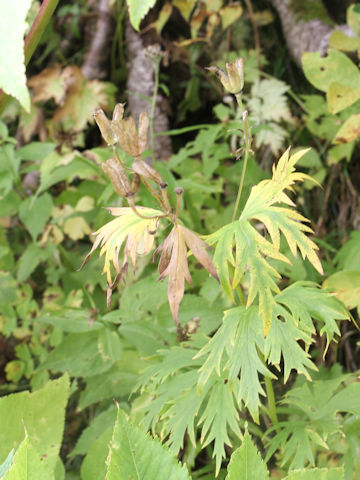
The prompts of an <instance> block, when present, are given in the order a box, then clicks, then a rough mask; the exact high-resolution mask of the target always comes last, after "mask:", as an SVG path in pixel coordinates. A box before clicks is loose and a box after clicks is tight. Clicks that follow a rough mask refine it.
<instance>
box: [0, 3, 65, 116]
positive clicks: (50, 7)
mask: <svg viewBox="0 0 360 480" xmlns="http://www.w3.org/2000/svg"><path fill="white" fill-rule="evenodd" d="M58 3H59V0H43V3H42V4H41V7H40V10H39V12H38V14H37V15H36V18H35V20H34V22H33V24H32V26H31V28H30V31H29V33H28V34H27V35H26V38H25V42H24V57H25V65H27V64H28V63H29V61H30V59H31V57H32V56H33V53H34V51H35V49H36V47H37V46H38V44H39V42H40V39H41V36H42V34H43V33H44V30H45V28H46V26H47V25H48V23H49V21H50V19H51V17H52V15H53V13H54V10H55V8H56V7H57V5H58ZM9 98H11V97H10V96H9V95H7V94H6V93H5V92H3V91H1V90H0V113H2V112H3V110H4V108H5V107H6V105H7V102H8V101H9Z"/></svg>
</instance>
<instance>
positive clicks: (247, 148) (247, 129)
mask: <svg viewBox="0 0 360 480" xmlns="http://www.w3.org/2000/svg"><path fill="white" fill-rule="evenodd" d="M235 97H236V101H237V103H238V105H239V108H240V109H241V111H242V112H243V113H242V115H243V125H244V135H245V158H244V164H243V168H242V171H241V177H240V185H239V189H238V193H237V196H236V201H235V206H234V211H233V215H232V219H231V221H232V222H233V221H234V220H235V217H236V214H237V211H238V208H239V203H240V198H241V193H242V189H243V186H244V179H245V172H246V167H247V162H248V158H249V152H250V147H251V129H250V125H249V120H248V116H247V111H246V110H245V111H244V110H243V108H244V107H243V104H242V99H241V93H237V94H236V95H235Z"/></svg>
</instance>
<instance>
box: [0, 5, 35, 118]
mask: <svg viewBox="0 0 360 480" xmlns="http://www.w3.org/2000/svg"><path fill="white" fill-rule="evenodd" d="M30 5H31V0H18V1H16V2H10V3H8V2H2V3H1V6H0V65H1V68H0V88H2V90H4V92H5V93H7V94H8V95H12V96H13V97H15V98H16V99H17V100H19V102H20V104H21V106H22V107H23V108H24V109H25V110H26V111H27V112H29V111H30V95H29V91H28V89H27V87H26V76H25V63H24V62H25V57H24V34H25V30H26V26H27V25H26V22H25V19H26V14H27V12H28V10H29V8H30Z"/></svg>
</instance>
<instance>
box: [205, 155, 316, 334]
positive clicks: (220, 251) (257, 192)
mask: <svg viewBox="0 0 360 480" xmlns="http://www.w3.org/2000/svg"><path fill="white" fill-rule="evenodd" d="M305 153H306V150H299V151H297V152H296V153H294V154H293V155H290V154H289V150H287V151H286V152H285V153H284V154H283V155H282V157H281V158H280V160H279V162H278V164H277V165H276V166H274V167H273V177H272V179H270V180H263V181H262V182H260V183H259V184H258V185H256V186H255V187H253V188H252V190H251V193H250V196H249V198H248V200H247V202H246V204H245V207H244V209H243V211H242V213H241V215H240V218H239V220H238V221H235V222H232V223H230V224H228V225H226V226H225V227H222V228H221V229H220V230H218V231H217V232H215V233H213V234H211V235H209V236H207V237H206V241H207V243H209V244H210V245H216V247H215V253H214V259H213V261H214V265H215V267H216V269H217V272H218V274H219V278H220V282H221V285H222V287H223V289H224V291H225V292H226V294H227V295H228V296H229V298H230V299H231V300H232V301H234V296H233V290H235V289H236V287H237V286H238V285H239V283H240V281H241V278H242V276H243V275H244V273H245V272H246V271H248V272H249V273H248V274H249V277H250V278H249V280H250V282H249V292H248V298H247V306H250V305H251V304H252V303H253V302H254V300H255V299H256V297H258V298H259V313H260V315H261V316H262V319H263V324H264V332H265V335H266V334H267V333H268V332H269V329H270V325H271V320H272V313H273V309H274V305H275V300H274V297H273V292H275V293H279V288H278V286H277V283H276V281H278V280H279V279H280V278H281V275H280V274H279V273H278V272H277V271H276V270H275V269H274V268H273V267H272V266H271V265H270V263H269V262H268V260H267V258H273V259H275V260H281V261H283V262H286V263H289V260H288V259H287V258H286V257H285V256H284V255H282V254H281V253H280V252H279V249H280V234H283V236H284V237H285V239H286V241H287V243H288V245H289V248H290V250H291V253H292V254H293V255H294V256H296V255H297V250H298V249H299V250H300V253H301V255H302V257H303V259H305V258H308V259H309V261H310V262H311V263H312V265H313V266H314V268H316V269H317V270H318V271H319V272H320V273H322V267H321V263H320V261H319V259H318V257H317V254H316V250H317V249H318V247H317V246H316V245H315V243H314V242H313V241H312V240H310V239H309V238H308V237H307V236H306V235H305V233H312V230H311V228H310V227H308V226H307V225H305V223H304V222H307V221H308V220H307V219H306V218H305V217H303V216H302V215H300V214H299V213H298V212H297V211H296V210H295V209H293V208H292V207H293V206H294V204H293V202H292V201H291V200H290V198H289V197H288V195H287V194H286V193H285V192H286V190H290V191H292V189H293V187H292V186H293V185H294V183H296V182H298V181H304V180H305V179H310V177H308V176H307V175H306V174H304V173H301V172H296V171H295V164H296V162H297V161H298V160H300V158H301V157H302V156H303V155H304V154H305ZM276 204H285V205H288V206H286V207H284V206H275V205H276ZM252 220H257V221H259V222H262V223H263V224H264V226H265V228H266V230H267V231H268V233H269V235H270V239H271V241H269V240H267V239H266V238H265V236H264V235H261V234H260V233H259V232H258V230H257V229H256V228H254V227H253V226H252V224H251V221H252ZM234 249H235V252H234ZM232 270H233V272H234V273H232Z"/></svg>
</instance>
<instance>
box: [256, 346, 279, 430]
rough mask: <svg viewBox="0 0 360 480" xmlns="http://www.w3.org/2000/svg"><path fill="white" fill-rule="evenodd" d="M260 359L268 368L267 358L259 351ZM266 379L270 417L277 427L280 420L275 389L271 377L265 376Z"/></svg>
mask: <svg viewBox="0 0 360 480" xmlns="http://www.w3.org/2000/svg"><path fill="white" fill-rule="evenodd" d="M258 354H259V358H260V360H261V361H262V363H263V364H264V365H265V366H266V362H265V357H264V354H263V353H262V352H261V351H260V350H258ZM264 379H265V390H266V396H267V400H268V411H269V417H270V420H271V422H272V424H273V425H274V426H276V425H277V424H278V423H279V419H278V416H277V412H276V402H275V394H274V388H273V385H272V381H271V378H270V377H267V376H265V375H264Z"/></svg>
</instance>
